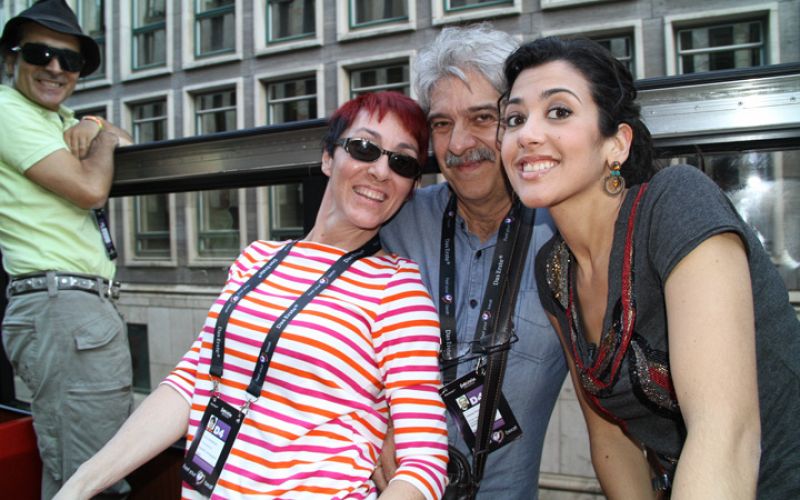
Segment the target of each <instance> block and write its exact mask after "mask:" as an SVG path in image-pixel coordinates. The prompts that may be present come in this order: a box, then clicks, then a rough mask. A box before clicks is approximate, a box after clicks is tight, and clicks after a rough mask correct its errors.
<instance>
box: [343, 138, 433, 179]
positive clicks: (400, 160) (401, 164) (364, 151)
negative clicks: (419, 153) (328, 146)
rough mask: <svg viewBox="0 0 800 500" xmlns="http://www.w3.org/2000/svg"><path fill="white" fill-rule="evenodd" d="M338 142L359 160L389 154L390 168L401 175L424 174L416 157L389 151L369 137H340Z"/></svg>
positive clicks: (414, 176)
mask: <svg viewBox="0 0 800 500" xmlns="http://www.w3.org/2000/svg"><path fill="white" fill-rule="evenodd" d="M336 144H337V145H338V146H341V147H343V148H344V150H345V151H347V153H348V154H349V155H350V156H352V157H353V158H354V159H356V160H358V161H369V162H372V161H378V158H380V157H381V155H386V156H388V157H389V168H391V169H392V171H393V172H394V173H396V174H397V175H399V176H401V177H406V178H408V179H416V178H417V177H419V176H420V174H422V166H421V165H420V164H419V162H418V161H417V160H416V159H415V158H414V157H412V156H408V155H401V154H400V153H395V152H394V151H388V150H386V149H383V148H381V147H380V146H378V145H377V144H375V143H374V142H372V141H370V140H368V139H362V138H360V137H352V138H349V139H339V140H338V141H336Z"/></svg>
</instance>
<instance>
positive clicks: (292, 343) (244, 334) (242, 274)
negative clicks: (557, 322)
mask: <svg viewBox="0 0 800 500" xmlns="http://www.w3.org/2000/svg"><path fill="white" fill-rule="evenodd" d="M284 244H285V242H267V241H257V242H255V243H253V244H251V245H250V246H249V247H248V248H246V249H245V250H244V251H243V252H242V254H241V255H240V256H239V257H238V258H237V259H236V261H235V262H234V263H233V265H232V266H231V269H230V272H229V274H228V280H227V282H226V284H225V287H224V288H223V290H222V293H221V294H220V296H219V297H218V298H217V300H216V301H215V302H214V304H213V305H212V307H211V309H210V311H209V313H208V317H207V319H206V323H205V325H204V327H203V330H202V332H201V333H200V336H199V337H198V339H197V340H196V341H195V343H194V344H193V345H192V348H191V349H190V350H189V352H187V353H186V355H185V356H184V357H183V359H182V360H181V361H180V362H179V363H178V366H177V367H176V368H175V369H174V370H173V372H172V373H171V374H170V375H169V376H168V377H167V378H166V379H165V381H164V383H166V384H168V385H170V386H171V387H173V388H174V389H176V390H177V391H178V392H179V393H180V394H181V395H182V396H183V397H184V398H186V400H187V401H188V402H189V404H190V405H191V413H190V417H189V431H188V434H187V449H188V446H190V445H191V442H192V440H193V438H194V437H195V432H196V430H197V427H198V425H199V423H200V419H201V418H202V415H203V412H204V411H205V409H206V406H207V405H208V400H209V398H210V396H211V392H212V386H213V383H212V381H211V379H210V377H209V366H210V362H211V346H212V341H213V331H214V325H215V323H216V319H217V317H218V314H219V311H220V309H221V308H222V306H223V305H224V304H225V302H226V300H227V299H228V297H230V296H231V295H232V294H233V293H234V292H235V291H236V290H237V289H238V288H239V287H241V286H242V285H243V284H244V283H245V282H246V281H247V279H248V278H249V277H251V276H252V275H253V274H255V273H256V272H257V271H258V270H259V269H260V268H261V267H262V266H263V265H264V264H265V263H266V262H267V261H268V260H269V259H270V258H272V256H274V255H275V253H276V252H277V251H279V250H280V249H281V248H282V247H283V246H284ZM342 255H344V252H343V251H342V250H340V249H337V248H334V247H330V246H326V245H323V244H319V243H314V242H309V241H300V242H298V243H297V244H296V245H295V247H294V248H293V249H292V250H291V252H290V253H289V255H288V256H287V257H286V259H284V261H283V262H282V263H281V264H280V265H279V266H278V267H277V268H276V269H275V271H273V272H272V274H270V275H269V276H268V277H267V278H266V279H265V280H264V281H263V282H262V283H261V284H259V285H258V286H257V287H256V288H255V289H254V290H253V291H251V292H250V293H249V294H248V295H247V296H246V297H245V298H243V299H242V300H241V301H240V302H239V304H237V306H236V308H235V310H234V311H233V313H232V314H231V317H230V320H229V322H228V327H227V331H226V334H225V363H224V373H223V376H222V380H221V383H220V394H221V398H222V399H223V400H224V401H225V402H227V403H228V404H230V405H232V406H235V407H241V406H242V405H243V404H244V402H245V400H246V399H247V398H248V396H249V395H248V394H247V392H246V389H247V386H248V384H249V383H250V380H251V377H252V374H253V369H254V367H255V361H256V357H257V356H258V352H259V350H260V348H261V345H262V343H263V341H264V338H265V336H266V334H267V333H268V332H269V329H270V327H271V326H272V323H273V322H274V321H275V319H277V317H278V316H279V315H280V314H281V313H282V312H283V311H284V310H285V309H287V308H288V307H289V306H290V305H291V304H292V303H293V302H294V301H295V299H297V297H299V296H300V295H301V294H302V293H303V292H304V291H305V290H306V289H307V288H308V287H309V286H310V285H311V284H312V283H314V282H315V281H316V280H317V279H318V278H319V277H320V276H321V275H322V274H323V273H324V272H325V271H327V270H328V268H329V267H330V266H331V265H332V264H333V263H334V262H335V261H336V260H337V259H338V258H339V257H341V256H342ZM438 349H439V320H438V316H437V314H436V309H435V307H434V305H433V303H432V301H431V298H430V295H429V293H428V291H427V289H426V288H425V286H424V285H423V284H422V281H421V279H420V275H419V269H418V267H417V265H416V264H415V263H414V262H412V261H409V260H407V259H404V258H401V257H398V256H396V255H390V256H381V257H376V256H373V257H366V258H362V259H360V260H358V261H356V262H354V263H353V265H351V266H350V268H349V269H347V270H346V271H345V272H344V273H343V274H342V275H341V276H340V277H339V278H337V279H336V280H335V281H333V282H332V283H330V284H329V285H328V287H327V288H325V289H324V290H323V291H322V293H320V294H319V295H317V296H316V297H315V298H314V299H313V301H312V302H311V303H310V304H309V305H307V306H306V307H305V308H304V309H303V310H302V311H301V312H300V313H299V314H297V316H295V317H294V319H292V321H291V322H290V323H289V325H288V326H287V327H286V329H285V330H284V332H283V334H282V335H281V337H280V340H279V341H278V344H277V346H276V349H275V353H274V355H273V358H272V361H271V363H270V365H269V371H268V372H267V376H266V380H265V382H264V387H263V389H262V391H261V397H260V398H259V399H258V400H256V401H255V402H254V403H253V404H252V405H251V406H250V411H249V413H248V414H247V417H246V418H245V420H244V422H243V424H242V427H241V429H240V431H239V435H238V436H237V438H236V442H235V444H234V446H233V450H232V451H231V454H230V456H229V457H228V460H227V462H226V463H225V465H224V468H223V470H222V473H221V475H220V478H219V481H218V482H217V486H216V488H215V490H214V493H213V495H212V498H241V497H254V496H258V497H260V498H282V499H301V498H302V499H317V498H318V499H331V498H352V499H372V498H376V497H377V490H376V489H375V485H374V483H373V482H372V481H371V480H370V476H371V475H372V472H373V470H374V468H375V464H376V462H377V459H378V454H379V453H380V449H381V446H382V443H383V438H384V435H385V432H386V427H387V419H388V416H389V414H390V413H391V418H392V421H393V425H394V429H395V431H394V432H395V442H396V447H397V460H398V462H399V469H398V472H397V475H396V476H395V479H394V480H397V479H402V480H405V481H407V482H409V483H411V484H412V485H413V486H415V487H416V488H417V489H418V490H420V491H421V492H422V493H423V495H424V496H425V498H427V499H434V498H439V497H441V494H442V491H443V489H444V482H445V478H446V467H447V427H446V422H445V410H444V404H443V403H442V400H441V398H440V396H439V393H438V389H439V387H440V386H441V381H440V375H439V367H438V364H437V354H438ZM183 497H184V498H202V497H201V496H200V495H199V494H198V493H197V492H195V491H194V490H192V489H191V488H189V487H188V486H187V485H186V483H184V485H183Z"/></svg>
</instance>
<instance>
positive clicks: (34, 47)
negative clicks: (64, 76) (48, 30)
mask: <svg viewBox="0 0 800 500" xmlns="http://www.w3.org/2000/svg"><path fill="white" fill-rule="evenodd" d="M11 51H12V52H19V53H21V54H22V58H23V59H24V60H25V62H26V63H28V64H33V65H35V66H47V65H48V64H50V61H52V60H53V58H54V57H56V58H58V64H59V65H60V66H61V69H62V70H64V71H69V72H72V73H77V72H79V71H80V70H82V69H83V64H84V63H85V62H86V61H84V59H83V56H82V55H81V53H80V52H75V51H74V50H69V49H57V48H55V47H50V46H49V45H45V44H43V43H26V44H25V45H23V46H21V47H20V46H17V47H14V48H12V49H11Z"/></svg>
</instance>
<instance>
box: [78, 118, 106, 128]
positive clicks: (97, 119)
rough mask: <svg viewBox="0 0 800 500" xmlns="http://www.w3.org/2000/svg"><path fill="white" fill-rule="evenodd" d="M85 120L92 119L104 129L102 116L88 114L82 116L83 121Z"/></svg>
mask: <svg viewBox="0 0 800 500" xmlns="http://www.w3.org/2000/svg"><path fill="white" fill-rule="evenodd" d="M83 120H91V121H93V122H95V123H96V124H97V126H98V127H100V128H99V129H98V130H103V120H101V119H100V118H98V117H96V116H92V115H86V116H84V117H82V118H81V121H83Z"/></svg>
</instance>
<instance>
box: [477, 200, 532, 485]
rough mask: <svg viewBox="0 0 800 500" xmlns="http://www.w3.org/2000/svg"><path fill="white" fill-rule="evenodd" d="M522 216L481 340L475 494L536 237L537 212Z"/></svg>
mask: <svg viewBox="0 0 800 500" xmlns="http://www.w3.org/2000/svg"><path fill="white" fill-rule="evenodd" d="M519 214H520V215H519V217H520V219H521V221H520V222H521V223H520V224H519V230H518V231H516V232H515V233H516V234H515V235H514V241H513V242H512V245H513V246H512V252H511V259H510V261H509V263H508V267H507V268H508V270H509V271H510V272H506V273H503V278H502V279H503V283H502V285H501V289H500V296H499V311H498V314H497V316H496V317H495V321H494V324H493V328H490V329H489V330H488V331H486V332H485V333H484V335H483V336H481V339H480V343H481V347H482V348H483V349H484V350H485V351H486V352H488V354H487V355H486V364H485V365H484V367H483V369H484V373H485V379H484V393H483V395H482V397H481V406H480V411H479V413H478V426H477V432H476V436H475V449H474V451H473V455H472V471H473V482H474V485H475V491H476V492H477V489H478V487H479V486H480V482H481V479H482V478H483V472H484V468H485V466H486V459H487V457H488V455H489V451H490V449H489V446H490V441H491V440H490V438H491V434H492V431H493V428H494V424H495V413H496V412H497V408H498V405H499V403H500V398H501V395H502V392H501V391H500V388H501V387H502V385H503V375H504V374H505V369H506V363H507V360H508V350H509V349H510V347H511V341H512V339H513V338H514V321H513V315H514V309H515V306H516V303H517V295H518V292H519V287H520V281H521V279H522V274H523V271H524V268H525V259H526V257H527V255H528V248H529V246H530V241H531V237H532V235H533V225H534V223H535V221H536V210H535V209H530V208H525V207H521V212H519Z"/></svg>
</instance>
